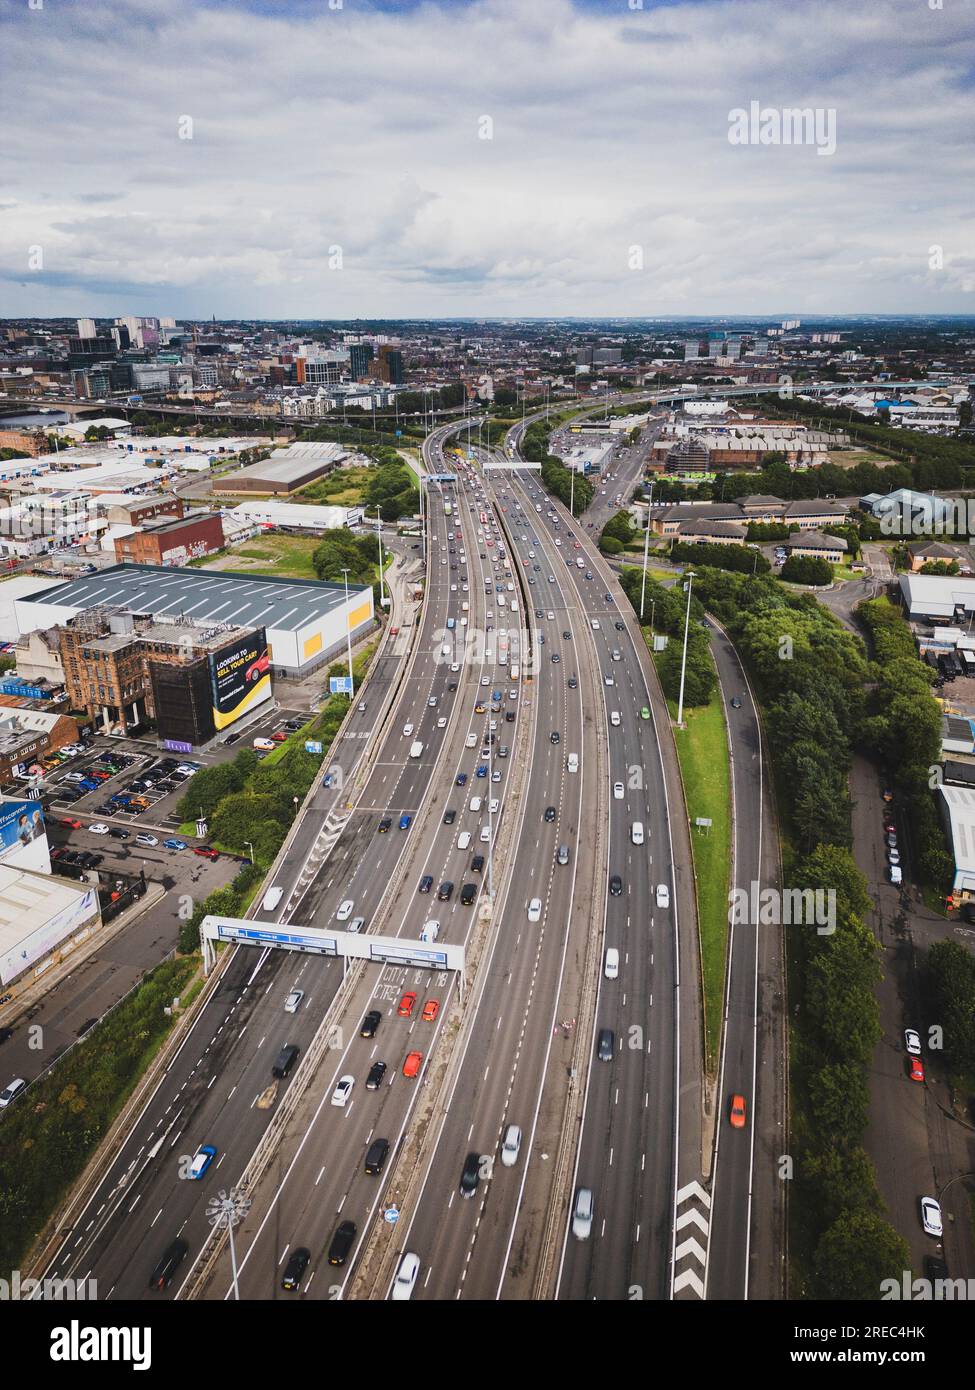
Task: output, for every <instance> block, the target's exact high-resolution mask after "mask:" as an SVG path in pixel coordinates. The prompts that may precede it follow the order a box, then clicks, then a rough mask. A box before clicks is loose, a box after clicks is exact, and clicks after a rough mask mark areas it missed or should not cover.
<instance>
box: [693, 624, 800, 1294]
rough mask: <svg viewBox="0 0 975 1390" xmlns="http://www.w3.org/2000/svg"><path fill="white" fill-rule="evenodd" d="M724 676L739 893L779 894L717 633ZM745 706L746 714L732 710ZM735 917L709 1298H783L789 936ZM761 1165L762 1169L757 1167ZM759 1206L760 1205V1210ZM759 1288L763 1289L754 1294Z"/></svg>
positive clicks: (737, 679)
mask: <svg viewBox="0 0 975 1390" xmlns="http://www.w3.org/2000/svg"><path fill="white" fill-rule="evenodd" d="M713 626H714V629H715V630H714V633H713V635H712V640H711V650H712V653H713V655H714V658H715V663H716V665H717V668H718V675H719V680H720V688H721V693H722V697H723V699H724V705H725V719H726V724H727V729H728V741H729V747H730V750H731V774H732V812H733V819H732V844H733V869H732V879H731V882H732V887H733V888H735V889H739V890H743V891H744V892H745V893H747V894H749V901H751V892H752V885H753V884H754V885H756V889H755V891H756V892H761V891H762V890H764V889H766V888H775V889H777V888H778V887H779V886H780V883H779V864H778V847H777V838H776V835H775V830H774V821H773V818H772V815H771V812H770V808H769V804H768V802H769V796H770V792H771V787H770V784H769V782H768V779H767V778H766V776H765V768H764V759H763V755H762V744H761V725H760V723H759V717H758V710H757V707H756V705H755V702H754V699H753V697H752V693H751V689H750V687H749V684H748V680H747V677H746V675H745V672H744V669H743V667H742V665H741V661H740V659H739V657H738V653H737V652H736V651H735V649H734V646H733V645H732V643H731V641H730V640H729V639H728V637H727V636H726V635H725V633H724V632H723V631H722V630H721V629H720V628H719V627H718V626H717V625H716V624H713ZM733 699H738V700H740V702H741V707H740V708H738V709H736V708H734V707H733V706H732V704H731V701H732V700H733ZM737 916H738V914H732V917H731V925H730V929H729V938H728V964H727V969H726V976H725V1012H724V1035H723V1045H722V1052H721V1065H720V1074H719V1081H718V1090H717V1097H716V1104H715V1112H714V1123H715V1135H714V1153H713V1160H712V1171H711V1219H710V1238H709V1241H708V1262H707V1296H708V1297H709V1298H712V1299H747V1298H748V1297H749V1296H750V1295H752V1294H753V1293H754V1295H755V1296H757V1297H759V1298H776V1297H782V1296H783V1294H784V1286H783V1279H784V1270H783V1269H782V1265H781V1261H782V1255H783V1251H784V1248H785V1230H784V1220H785V1210H784V1201H785V1198H784V1183H782V1182H781V1181H779V1179H778V1178H777V1176H776V1174H777V1165H778V1159H779V1155H780V1154H781V1153H782V1152H783V1144H784V1135H783V1121H784V1091H783V1086H784V1077H783V1074H782V1067H783V1065H784V1047H783V1036H782V1035H783V1034H784V1027H785V1024H784V1019H783V1017H782V998H781V991H782V988H783V984H784V974H783V970H784V961H783V953H782V939H781V937H782V928H781V927H780V926H767V927H761V928H760V927H759V925H758V923H757V922H756V921H755V920H754V919H753V915H752V913H751V911H749V912H748V913H747V914H745V920H737ZM736 1095H739V1096H742V1097H744V1100H745V1124H744V1126H743V1127H742V1128H741V1129H737V1128H732V1126H731V1124H730V1121H729V1116H730V1109H731V1101H732V1097H733V1096H736ZM756 1158H757V1159H758V1163H757V1165H756ZM756 1197H757V1199H758V1200H757V1201H756ZM753 1280H754V1282H755V1285H756V1287H755V1288H754V1290H753V1289H752V1283H753Z"/></svg>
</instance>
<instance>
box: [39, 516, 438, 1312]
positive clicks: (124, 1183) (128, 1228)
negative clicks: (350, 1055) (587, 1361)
mask: <svg viewBox="0 0 975 1390" xmlns="http://www.w3.org/2000/svg"><path fill="white" fill-rule="evenodd" d="M432 524H433V527H434V534H435V535H436V536H437V537H438V540H439V538H440V537H443V538H445V537H446V532H447V530H448V527H447V525H446V524H445V519H444V518H443V517H442V515H441V516H438V517H436V518H434V519H433V523H432ZM448 553H449V552H448ZM438 570H439V571H440V573H439V575H438V574H437V571H438ZM451 573H452V571H450V569H449V566H448V567H445V568H442V567H440V566H435V567H434V570H433V572H432V574H431V593H430V594H429V595H428V602H427V605H426V607H425V611H424V634H423V635H422V637H421V641H422V642H423V643H424V650H423V654H422V661H423V664H425V665H426V666H427V668H428V670H427V674H426V683H425V684H424V685H421V687H420V689H421V693H424V692H425V691H426V690H427V689H433V688H434V683H435V682H438V683H440V684H442V685H444V686H446V684H447V680H446V676H447V675H448V674H449V670H448V668H447V667H445V666H443V665H442V664H440V663H439V662H438V661H437V660H436V659H435V657H434V655H433V653H434V650H435V649H434V644H433V642H432V641H430V639H429V633H430V632H431V631H433V630H435V629H436V628H437V627H439V626H440V625H442V621H443V619H444V616H445V614H446V612H447V610H448V607H450V606H451V601H454V604H455V606H456V607H457V608H458V610H459V604H457V603H456V600H457V599H458V595H453V594H451V593H450V591H449V581H448V576H449V575H450V574H451ZM457 573H459V570H458V571H457ZM437 650H439V649H437ZM418 664H419V663H418ZM415 674H416V680H415V681H413V682H410V686H408V687H407V689H406V690H405V691H404V693H403V696H402V700H403V701H404V702H413V701H415V698H416V693H417V692H416V690H415V689H411V688H410V687H412V686H415V685H416V683H417V681H421V680H423V677H421V676H420V675H419V672H416V673H415ZM403 707H404V708H406V707H408V708H411V709H412V710H413V712H414V722H415V723H416V724H417V727H418V728H420V726H421V721H422V720H424V719H427V707H426V705H425V703H424V705H422V706H420V707H419V708H417V707H416V705H415V703H410V704H404V706H403ZM377 708H378V707H377ZM430 713H431V714H432V712H430ZM398 717H399V715H397V718H398ZM428 722H429V721H428ZM424 731H426V730H425V726H424ZM440 734H441V731H438V730H436V728H435V725H434V727H433V728H432V729H431V731H430V734H429V737H430V740H431V744H430V745H428V751H427V753H426V754H425V757H424V759H423V760H422V762H420V763H418V764H416V765H414V766H413V767H412V768H411V769H410V775H411V778H412V779H414V781H413V782H412V783H411V785H410V786H409V787H403V786H402V785H398V786H397V789H396V790H397V795H398V797H399V799H401V800H403V801H408V800H413V799H415V798H418V797H419V795H420V791H421V785H420V784H421V782H422V779H423V778H426V779H427V780H429V778H430V776H431V774H432V772H433V770H434V764H433V761H432V752H433V748H432V746H431V745H435V743H436V741H437V738H438V735H440ZM400 737H401V735H400V734H399V731H398V730H394V731H392V732H391V734H390V741H392V740H393V739H394V738H395V740H396V742H397V743H398V742H399V740H400ZM441 737H442V735H441ZM397 751H398V750H397ZM373 776H378V777H379V778H380V779H382V778H384V777H388V771H386V770H384V769H382V768H381V767H380V768H378V769H377V770H376V772H374V773H373ZM366 790H367V791H368V785H367V788H366ZM380 799H381V798H380ZM366 804H374V803H369V802H368V801H367V803H366ZM315 819H316V820H317V821H318V822H319V828H320V826H321V823H322V820H323V816H322V812H321V811H319V813H318V814H317V815H316V817H315ZM361 820H362V817H360V818H359V821H360V822H361ZM344 833H345V835H346V837H349V836H351V837H352V838H353V839H355V840H356V841H357V842H359V843H361V839H362V836H363V830H362V826H361V824H354V825H353V826H352V828H351V830H346V831H345V832H344ZM407 842H408V833H407V834H406V835H404V836H400V835H399V834H398V833H397V834H390V835H389V836H383V837H378V838H377V837H373V839H372V845H373V850H372V853H373V856H374V858H373V862H374V866H375V874H374V880H373V882H372V883H371V884H370V885H368V887H369V891H370V892H374V895H375V898H376V899H377V900H378V896H379V892H380V891H381V888H382V886H383V885H384V884H385V883H386V882H387V881H388V879H389V878H390V876H391V874H392V872H393V869H394V866H395V862H396V860H397V859H398V857H399V853H400V850H401V847H402V846H403V845H404V844H406V843H407ZM295 853H296V855H298V854H300V853H301V847H300V846H296V847H295ZM341 853H342V852H341V851H340V855H339V858H340V860H341ZM353 856H354V850H351V851H350V852H349V856H348V858H349V861H350V862H351V858H352V857H353ZM325 863H326V868H327V867H328V866H329V864H330V861H329V860H326V861H325ZM344 888H345V884H344V883H343V884H342V888H341V889H339V894H340V895H344V892H343V890H344ZM362 906H364V907H366V908H367V910H368V907H369V903H368V902H364V903H363V904H362ZM331 910H334V909H331ZM324 911H325V908H324V905H323V902H322V901H319V902H317V903H316V904H315V911H314V916H315V917H319V918H320V917H321V915H322V913H323V912H324ZM293 970H294V962H293V961H288V959H287V957H286V956H285V955H283V954H277V953H275V954H272V955H260V956H258V955H256V953H253V952H246V951H241V952H238V954H237V957H236V958H235V959H234V960H233V961H232V962H231V963H230V965H229V966H228V967H227V970H226V973H225V976H224V978H223V979H222V981H221V983H220V986H219V988H218V989H217V991H216V993H215V994H214V996H213V998H212V1000H211V1001H210V1002H209V1003H208V1004H207V1005H206V1007H205V1008H204V1009H203V1011H202V1012H201V1016H200V1018H199V1019H198V1020H197V1022H196V1024H195V1026H194V1028H193V1029H192V1030H191V1032H190V1033H189V1035H188V1036H187V1038H186V1039H185V1041H184V1043H183V1045H182V1047H181V1049H180V1052H179V1053H178V1054H177V1056H176V1057H175V1058H174V1059H173V1060H172V1062H171V1063H170V1065H169V1067H168V1069H167V1072H166V1074H165V1076H164V1079H163V1082H162V1083H161V1085H160V1087H159V1088H158V1090H157V1092H156V1093H155V1094H154V1096H153V1097H151V1098H150V1100H149V1102H148V1103H147V1106H146V1108H145V1110H144V1111H143V1113H142V1115H141V1116H140V1117H139V1118H138V1120H137V1121H136V1123H135V1125H134V1126H133V1129H132V1131H131V1133H130V1134H129V1136H128V1138H127V1140H126V1141H125V1142H124V1143H123V1144H122V1146H121V1149H120V1152H119V1155H118V1156H117V1158H116V1159H115V1161H114V1162H113V1163H112V1164H111V1166H110V1168H109V1170H108V1172H107V1173H106V1174H105V1175H104V1177H103V1179H102V1181H101V1182H100V1183H99V1185H98V1187H97V1189H96V1190H95V1192H94V1195H93V1197H92V1198H91V1200H90V1201H89V1202H88V1203H87V1204H86V1206H85V1208H84V1209H83V1210H82V1211H81V1212H80V1213H79V1214H78V1216H77V1218H76V1220H75V1223H74V1228H73V1230H72V1231H71V1232H70V1233H68V1232H66V1233H65V1237H66V1238H65V1241H64V1244H63V1245H62V1248H61V1250H60V1252H59V1255H58V1257H57V1258H56V1259H55V1260H54V1261H53V1263H52V1269H54V1270H56V1271H57V1272H58V1273H62V1274H63V1273H66V1272H70V1271H71V1270H74V1271H76V1272H84V1270H88V1271H91V1272H94V1274H95V1275H96V1277H97V1278H98V1280H99V1285H100V1289H101V1290H103V1291H105V1293H106V1294H107V1295H114V1296H116V1297H118V1296H129V1297H137V1296H140V1295H143V1294H144V1292H145V1283H146V1279H147V1276H148V1269H149V1268H151V1264H152V1263H153V1262H154V1259H155V1258H156V1255H155V1254H152V1255H150V1251H152V1250H155V1247H156V1242H157V1241H158V1243H159V1246H160V1247H162V1246H164V1245H165V1243H166V1240H168V1239H170V1238H172V1236H173V1235H174V1234H176V1233H177V1232H184V1233H186V1238H187V1239H190V1240H191V1244H192V1243H194V1242H195V1243H199V1244H202V1240H203V1235H204V1232H205V1224H204V1222H203V1217H202V1211H201V1208H202V1198H203V1196H204V1195H205V1192H206V1190H207V1186H208V1184H207V1183H203V1184H201V1185H200V1186H199V1187H198V1186H197V1184H195V1183H194V1184H192V1185H191V1184H190V1183H188V1182H185V1181H183V1180H182V1179H180V1178H179V1176H178V1172H177V1165H176V1162H175V1159H176V1157H177V1156H178V1155H179V1153H181V1152H184V1151H185V1148H186V1146H188V1151H189V1153H192V1152H194V1151H195V1148H196V1146H197V1144H198V1143H200V1142H204V1141H206V1142H217V1145H218V1148H219V1149H220V1158H219V1160H218V1162H217V1163H216V1164H215V1165H214V1169H213V1174H212V1176H211V1175H207V1176H208V1179H209V1180H210V1182H211V1183H212V1180H213V1177H216V1176H217V1175H219V1176H221V1177H224V1181H226V1180H227V1179H226V1176H225V1171H229V1172H234V1171H237V1170H239V1169H240V1168H242V1167H243V1163H244V1161H245V1159H246V1156H247V1155H249V1154H250V1153H251V1152H252V1151H253V1148H254V1146H255V1144H256V1142H257V1140H258V1139H259V1138H260V1135H261V1134H262V1133H263V1130H264V1128H265V1127H266V1123H267V1118H268V1114H269V1112H267V1111H263V1110H260V1109H258V1108H257V1107H256V1104H255V1102H256V1098H257V1096H258V1095H260V1093H261V1092H262V1091H264V1089H265V1088H266V1086H267V1083H268V1072H269V1068H270V1061H271V1060H272V1057H271V1056H270V1055H269V1054H272V1053H273V1052H275V1051H276V1050H277V1048H278V1047H279V1046H280V1044H281V1042H283V1041H294V1042H296V1043H297V1044H298V1045H299V1046H301V1047H305V1046H307V1044H308V1042H309V1041H310V1040H311V1037H312V1035H313V1033H314V1031H315V1029H316V1027H317V1023H318V1021H319V1020H320V1018H321V1016H322V1014H323V1012H324V1009H325V1006H326V1005H327V1003H328V1001H329V1000H330V998H331V994H332V992H333V990H334V985H333V983H332V980H333V979H334V978H335V977H336V976H337V968H335V963H333V962H328V961H326V960H324V959H321V960H320V959H312V960H309V961H308V962H307V963H306V964H305V965H304V967H303V971H304V974H305V977H306V978H307V980H308V983H309V985H310V986H311V989H310V990H309V994H310V997H312V998H314V999H315V1000H316V1002H317V1004H318V1007H317V1008H315V1009H309V1008H306V1009H304V1010H303V1016H302V1015H298V1016H297V1017H296V1018H295V1019H293V1020H290V1021H289V1022H288V1026H287V1031H286V1032H285V1028H284V1026H283V1024H282V1021H281V1015H280V1007H281V1001H282V1000H283V997H284V994H285V993H286V992H287V988H288V987H289V984H290V981H291V978H292V972H293ZM279 991H280V994H279ZM245 1035H247V1041H246V1043H243V1045H241V1040H242V1039H243V1038H244V1037H245ZM208 1039H209V1040H208ZM177 1144H179V1146H180V1147H179V1148H176V1145H177ZM157 1145H158V1148H157ZM150 1154H151V1155H152V1157H147V1156H148V1155H150ZM167 1159H172V1160H173V1161H172V1162H171V1163H170V1162H167V1161H166V1160H167ZM160 1222H162V1223H163V1225H162V1227H161V1230H165V1232H166V1239H163V1236H162V1234H160V1235H159V1236H155V1237H154V1234H153V1233H154V1231H155V1228H156V1225H157V1223H160ZM145 1246H148V1249H146V1248H144V1247H145ZM156 1253H158V1251H157V1252H156ZM83 1267H84V1269H83Z"/></svg>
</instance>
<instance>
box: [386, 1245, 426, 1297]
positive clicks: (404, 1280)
mask: <svg viewBox="0 0 975 1390" xmlns="http://www.w3.org/2000/svg"><path fill="white" fill-rule="evenodd" d="M419 1273H420V1257H419V1255H414V1254H413V1253H412V1251H410V1250H407V1252H406V1254H405V1255H404V1256H403V1258H402V1259H401V1260H400V1264H399V1269H398V1270H397V1271H396V1278H395V1279H394V1280H393V1292H392V1294H391V1295H390V1297H391V1298H392V1300H393V1302H394V1303H405V1302H406V1301H407V1299H410V1298H412V1297H413V1290H414V1289H415V1288H416V1280H417V1275H418V1274H419Z"/></svg>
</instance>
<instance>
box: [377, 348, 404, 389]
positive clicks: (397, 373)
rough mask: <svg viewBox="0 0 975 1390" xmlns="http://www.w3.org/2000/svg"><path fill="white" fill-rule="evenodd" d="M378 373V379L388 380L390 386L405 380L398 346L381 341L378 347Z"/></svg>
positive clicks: (401, 356)
mask: <svg viewBox="0 0 975 1390" xmlns="http://www.w3.org/2000/svg"><path fill="white" fill-rule="evenodd" d="M378 375H379V379H380V381H388V382H389V384H390V386H399V385H401V383H402V382H403V381H404V380H405V372H404V370H403V354H402V353H401V352H400V350H399V348H394V347H390V346H389V345H388V344H386V343H383V345H382V346H381V347H380V349H379V364H378Z"/></svg>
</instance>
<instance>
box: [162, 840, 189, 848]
mask: <svg viewBox="0 0 975 1390" xmlns="http://www.w3.org/2000/svg"><path fill="white" fill-rule="evenodd" d="M163 844H164V845H165V846H166V848H167V849H185V848H186V841H185V840H164V841H163Z"/></svg>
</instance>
